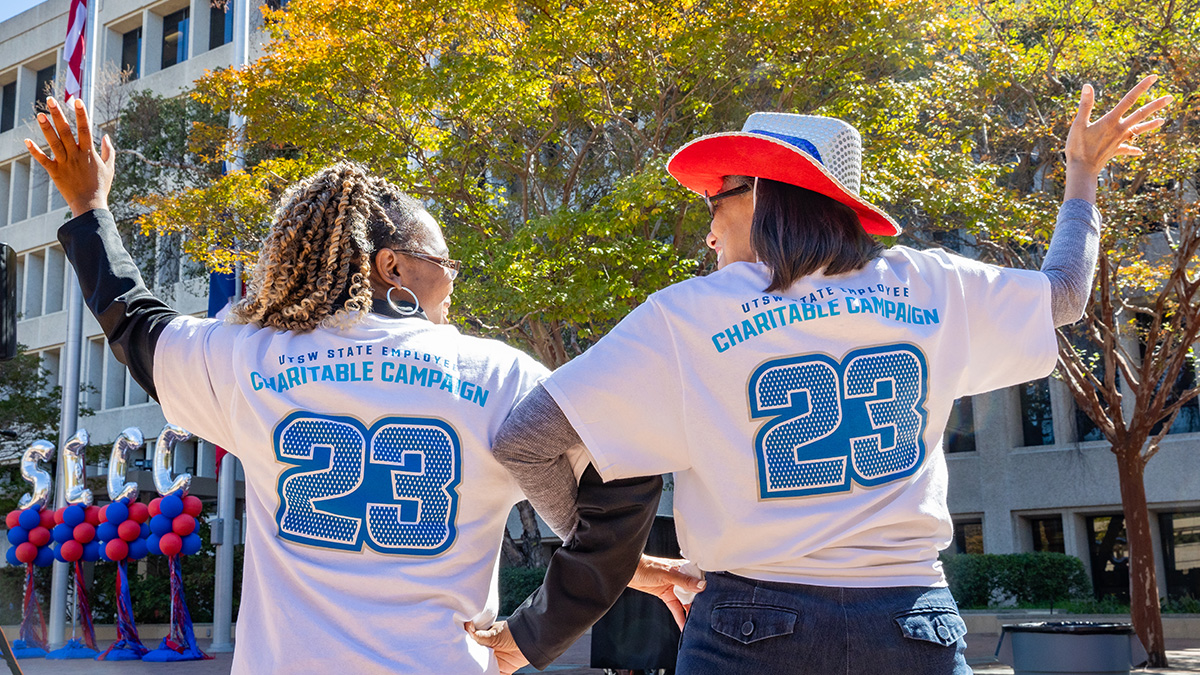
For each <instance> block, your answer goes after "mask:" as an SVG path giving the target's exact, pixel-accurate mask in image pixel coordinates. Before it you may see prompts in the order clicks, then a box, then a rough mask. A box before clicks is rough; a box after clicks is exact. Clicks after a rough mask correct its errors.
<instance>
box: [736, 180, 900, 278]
mask: <svg viewBox="0 0 1200 675" xmlns="http://www.w3.org/2000/svg"><path fill="white" fill-rule="evenodd" d="M745 180H746V181H748V182H749V184H751V185H753V184H754V179H753V178H746V179H745ZM750 237H751V243H752V244H753V246H754V252H755V253H756V254H757V255H758V259H759V260H760V261H762V262H763V263H765V264H766V266H767V267H768V268H770V270H771V285H770V286H768V287H767V288H765V289H763V290H764V291H765V292H773V291H782V290H786V289H788V288H790V287H791V285H792V284H793V283H795V282H796V281H797V280H799V279H800V278H802V277H805V276H808V275H809V274H812V273H814V272H820V271H821V270H824V271H825V274H827V275H835V274H842V273H845V272H852V271H854V270H857V269H861V268H862V267H863V266H864V265H866V264H867V263H869V262H870V261H872V260H874V259H875V258H877V257H879V254H880V253H882V252H883V245H882V244H880V243H879V242H877V241H875V239H873V238H872V237H871V235H869V234H867V231H866V230H864V229H863V226H862V223H860V222H859V220H858V214H857V213H855V212H854V210H853V209H851V208H850V207H849V206H846V205H845V204H842V203H841V202H839V201H836V200H834V199H831V198H829V197H826V196H825V195H823V194H820V193H818V192H813V191H812V190H807V189H805V188H802V187H798V186H796V185H789V184H788V183H780V182H779V181H773V180H767V179H766V178H760V179H759V181H758V191H757V201H756V205H755V209H754V221H753V224H752V225H751V230H750Z"/></svg>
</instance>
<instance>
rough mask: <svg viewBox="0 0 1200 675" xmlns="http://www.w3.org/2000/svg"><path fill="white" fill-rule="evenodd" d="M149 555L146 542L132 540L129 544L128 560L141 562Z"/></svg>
mask: <svg viewBox="0 0 1200 675" xmlns="http://www.w3.org/2000/svg"><path fill="white" fill-rule="evenodd" d="M149 553H150V549H149V548H147V547H146V542H145V541H144V540H142V539H134V540H133V541H131V542H129V559H130V560H141V559H142V558H145V557H146V555H147V554H149Z"/></svg>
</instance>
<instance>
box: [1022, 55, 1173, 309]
mask: <svg viewBox="0 0 1200 675" xmlns="http://www.w3.org/2000/svg"><path fill="white" fill-rule="evenodd" d="M1157 79H1158V77H1157V76H1155V75H1151V76H1149V77H1147V78H1145V79H1143V80H1142V81H1141V82H1139V83H1138V85H1137V86H1136V87H1134V88H1133V89H1132V90H1130V91H1129V93H1128V94H1126V95H1125V97H1124V98H1122V99H1121V102H1120V103H1118V104H1117V106H1116V107H1115V108H1113V109H1112V110H1111V111H1109V113H1108V114H1106V115H1104V116H1103V117H1101V118H1100V119H1099V120H1096V121H1095V122H1092V121H1091V114H1092V106H1093V104H1094V102H1095V92H1094V91H1093V90H1092V86H1091V85H1084V87H1083V92H1082V93H1081V94H1080V97H1079V109H1078V110H1077V111H1076V113H1075V119H1074V121H1073V122H1072V124H1071V131H1070V133H1068V135H1067V148H1066V155H1067V184H1066V189H1065V191H1064V195H1063V205H1062V208H1061V209H1059V212H1058V224H1057V226H1056V227H1055V229H1054V237H1053V239H1052V240H1051V242H1050V249H1049V250H1048V251H1047V252H1046V259H1045V260H1044V261H1043V263H1042V272H1044V273H1045V274H1046V276H1047V277H1049V278H1050V302H1051V312H1052V314H1053V316H1054V325H1055V326H1065V325H1067V324H1071V323H1074V322H1076V321H1078V320H1079V319H1080V317H1082V316H1083V311H1084V308H1085V307H1086V306H1087V300H1088V297H1090V295H1091V291H1092V279H1093V277H1094V276H1095V274H1096V258H1097V255H1098V254H1099V250H1100V212H1099V211H1097V210H1096V207H1095V203H1096V187H1097V184H1098V183H1099V180H1100V172H1101V171H1102V170H1103V169H1104V166H1105V165H1106V164H1108V162H1109V161H1110V160H1111V159H1112V158H1113V157H1116V156H1136V155H1140V154H1142V150H1141V149H1140V148H1138V147H1136V146H1135V145H1132V143H1133V142H1134V141H1135V140H1136V139H1137V137H1138V136H1139V135H1141V134H1144V133H1149V132H1151V131H1154V130H1155V129H1158V128H1159V127H1161V126H1162V125H1163V123H1164V121H1165V120H1163V119H1162V118H1158V119H1148V118H1150V116H1152V115H1153V114H1154V113H1156V112H1158V111H1159V110H1162V109H1163V108H1165V107H1166V106H1167V105H1169V104H1170V103H1171V101H1172V100H1173V99H1172V97H1170V96H1163V97H1161V98H1158V99H1156V100H1154V101H1151V102H1150V103H1147V104H1146V105H1144V106H1142V107H1140V108H1138V109H1137V110H1136V111H1134V112H1133V113H1132V114H1130V115H1129V116H1127V117H1123V115H1125V112H1126V111H1128V110H1129V109H1130V108H1131V107H1133V104H1134V103H1135V102H1136V101H1137V100H1138V98H1140V97H1141V96H1142V94H1144V93H1146V91H1148V90H1149V89H1150V87H1151V86H1152V85H1153V84H1154V82H1155V81H1156V80H1157Z"/></svg>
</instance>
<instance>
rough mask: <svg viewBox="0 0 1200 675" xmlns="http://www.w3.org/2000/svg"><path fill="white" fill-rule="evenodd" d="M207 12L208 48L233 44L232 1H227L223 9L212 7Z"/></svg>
mask: <svg viewBox="0 0 1200 675" xmlns="http://www.w3.org/2000/svg"><path fill="white" fill-rule="evenodd" d="M209 12H210V14H209V20H208V48H209V49H216V48H217V47H220V46H221V45H226V44H229V43H230V42H233V0H228V2H226V3H225V7H224V8H221V7H218V6H216V5H213V7H212V8H211V9H210V10H209Z"/></svg>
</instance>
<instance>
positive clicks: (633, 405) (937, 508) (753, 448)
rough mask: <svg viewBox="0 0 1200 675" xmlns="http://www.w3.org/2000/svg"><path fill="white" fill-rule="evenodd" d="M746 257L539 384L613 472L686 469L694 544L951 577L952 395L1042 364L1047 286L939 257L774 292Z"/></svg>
mask: <svg viewBox="0 0 1200 675" xmlns="http://www.w3.org/2000/svg"><path fill="white" fill-rule="evenodd" d="M769 283H770V274H769V271H768V269H767V267H766V266H765V265H762V264H751V263H734V264H731V265H729V266H728V267H726V268H725V269H723V270H721V271H719V272H716V273H714V274H711V275H709V276H707V277H703V278H696V279H691V280H689V281H685V282H683V283H679V284H675V285H674V286H671V287H669V288H667V289H665V290H663V291H660V292H658V293H655V294H654V295H652V296H650V298H649V299H648V300H647V301H646V302H645V303H644V304H642V305H641V306H639V307H638V308H637V309H635V310H634V311H633V312H632V313H630V315H629V316H628V317H626V318H625V320H623V321H622V322H621V323H620V324H619V325H618V326H617V327H616V328H614V329H613V331H612V332H611V333H609V334H608V335H606V336H605V337H604V338H603V339H601V340H600V341H599V342H598V343H597V344H596V345H595V346H593V347H592V348H591V349H589V350H588V351H587V352H586V353H584V354H583V355H582V356H579V357H577V358H575V359H574V360H572V361H571V362H570V363H568V364H567V365H565V366H563V367H562V368H560V369H559V370H557V371H555V373H554V374H553V375H551V377H550V378H549V379H548V380H546V381H545V382H543V386H545V387H546V389H547V391H549V392H550V394H551V395H552V396H553V397H554V399H555V400H556V401H557V403H558V404H559V406H560V407H561V408H562V410H563V412H564V413H565V414H566V416H567V418H568V419H569V420H570V422H571V424H572V425H573V426H574V427H575V429H576V431H578V432H579V435H580V437H581V438H582V439H583V442H584V443H585V444H586V446H587V448H588V450H589V451H590V452H591V454H592V458H593V461H594V463H595V465H596V468H597V469H598V470H599V471H600V473H601V475H602V476H603V477H604V478H605V480H611V479H615V478H623V477H628V476H640V475H650V474H659V473H666V472H674V473H675V504H674V507H675V523H676V528H677V529H678V534H679V542H680V545H681V548H682V551H683V554H684V556H686V557H687V558H689V559H691V560H692V561H693V562H695V563H697V564H698V565H699V567H700V569H703V570H708V571H729V572H733V573H735V574H740V575H743V576H747V577H751V578H755V579H762V580H767V581H785V582H793V583H805V584H813V585H822V586H848V587H883V586H909V585H915V586H936V585H944V584H945V580H944V578H943V576H942V571H941V565H940V564H939V563H938V561H937V554H938V551H939V550H941V549H943V548H945V547H946V546H948V545H949V543H950V540H951V535H952V530H953V527H952V524H951V521H950V515H949V513H948V511H947V509H946V463H945V458H944V456H943V454H942V433H943V431H944V429H945V426H946V421H947V419H948V417H949V414H950V407H951V404H952V403H953V402H954V399H956V398H959V397H961V396H967V395H971V394H978V393H981V392H985V391H989V390H992V389H997V388H999V387H1004V386H1009V385H1013V384H1017V383H1020V382H1025V381H1028V380H1031V379H1035V378H1039V377H1044V376H1046V375H1047V374H1049V373H1050V371H1051V370H1052V369H1053V367H1054V363H1055V355H1056V343H1055V336H1054V327H1053V324H1052V320H1051V317H1050V285H1049V281H1048V280H1047V278H1046V276H1045V275H1043V274H1041V273H1039V272H1030V271H1023V270H1012V269H1005V268H1000V267H995V266H992V265H986V264H983V263H980V262H977V261H972V260H968V259H966V258H962V257H959V256H956V255H950V254H947V253H945V252H943V251H925V252H922V251H915V250H912V249H909V248H903V247H895V248H892V249H889V250H888V251H886V252H885V253H884V254H883V255H882V256H881V257H880V258H878V259H876V260H874V261H872V262H871V263H870V264H868V265H867V266H866V267H864V268H863V269H861V270H859V271H857V272H852V273H848V274H843V275H837V276H830V277H826V276H822V275H819V274H818V275H813V276H809V277H806V278H804V279H801V280H800V281H798V282H796V283H795V284H794V285H793V286H792V287H791V288H790V289H788V290H787V291H786V292H783V293H773V294H764V293H763V291H762V289H764V288H766V287H767V286H768V285H769Z"/></svg>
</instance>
